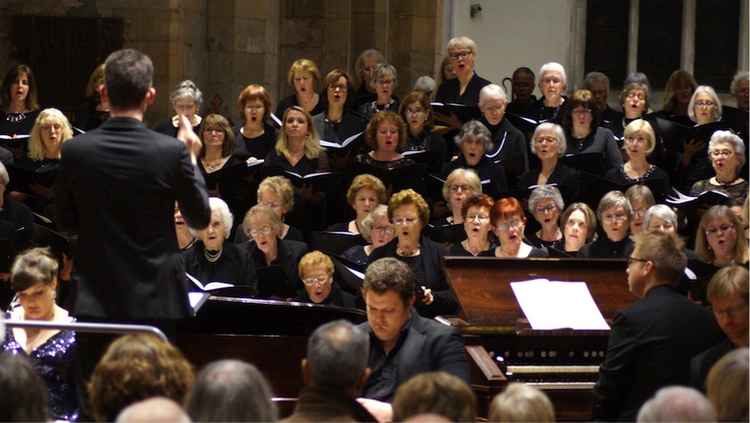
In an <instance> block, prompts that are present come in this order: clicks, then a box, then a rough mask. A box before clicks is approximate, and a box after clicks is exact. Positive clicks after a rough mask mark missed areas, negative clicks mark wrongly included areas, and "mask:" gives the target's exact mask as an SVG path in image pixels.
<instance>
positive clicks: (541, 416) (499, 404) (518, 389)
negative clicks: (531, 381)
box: [488, 383, 555, 423]
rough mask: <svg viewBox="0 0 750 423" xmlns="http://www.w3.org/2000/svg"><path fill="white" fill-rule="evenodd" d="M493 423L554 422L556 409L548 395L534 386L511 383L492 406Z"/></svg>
mask: <svg viewBox="0 0 750 423" xmlns="http://www.w3.org/2000/svg"><path fill="white" fill-rule="evenodd" d="M488 420H489V421H491V422H509V423H516V422H554V421H555V408H554V407H553V406H552V401H550V400H549V398H547V395H546V394H545V393H544V392H542V391H540V390H539V389H537V388H534V387H533V386H529V385H526V384H523V383H511V384H509V385H508V387H507V388H505V391H503V392H502V393H501V394H498V395H496V396H495V398H494V399H493V400H492V403H491V404H490V415H489V419H488Z"/></svg>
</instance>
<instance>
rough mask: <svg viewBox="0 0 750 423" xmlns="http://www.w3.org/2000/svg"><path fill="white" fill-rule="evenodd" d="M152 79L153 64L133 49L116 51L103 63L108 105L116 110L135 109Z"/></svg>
mask: <svg viewBox="0 0 750 423" xmlns="http://www.w3.org/2000/svg"><path fill="white" fill-rule="evenodd" d="M153 79H154V64H153V63H152V62H151V59H150V58H149V57H148V56H146V55H145V54H143V53H141V52H140V51H138V50H134V49H130V48H129V49H124V50H118V51H115V52H114V53H112V54H110V55H109V57H107V61H106V62H105V63H104V80H105V84H106V85H107V94H108V95H109V103H110V105H111V106H112V107H114V108H117V109H134V108H137V107H138V106H139V105H140V104H141V102H142V101H143V99H144V97H146V92H147V91H148V90H149V88H151V85H152V83H153Z"/></svg>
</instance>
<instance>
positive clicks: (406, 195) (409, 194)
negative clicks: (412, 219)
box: [388, 189, 430, 225]
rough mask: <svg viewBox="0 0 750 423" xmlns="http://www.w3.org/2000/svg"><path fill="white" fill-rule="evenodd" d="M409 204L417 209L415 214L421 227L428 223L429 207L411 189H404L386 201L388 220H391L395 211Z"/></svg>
mask: <svg viewBox="0 0 750 423" xmlns="http://www.w3.org/2000/svg"><path fill="white" fill-rule="evenodd" d="M409 204H413V205H414V206H415V207H416V208H417V214H418V215H419V220H420V221H421V223H422V225H426V224H427V223H429V222H430V206H428V205H427V202H426V201H424V198H422V196H421V195H419V194H418V193H417V192H416V191H414V190H413V189H405V190H403V191H399V192H397V193H395V194H393V195H392V196H391V199H390V201H388V218H389V219H391V220H393V213H394V212H395V211H396V209H397V208H399V207H401V206H408V205H409Z"/></svg>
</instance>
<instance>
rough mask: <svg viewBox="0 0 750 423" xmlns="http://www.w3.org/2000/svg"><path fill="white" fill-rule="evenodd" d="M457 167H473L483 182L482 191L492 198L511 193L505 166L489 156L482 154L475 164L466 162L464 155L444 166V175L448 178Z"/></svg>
mask: <svg viewBox="0 0 750 423" xmlns="http://www.w3.org/2000/svg"><path fill="white" fill-rule="evenodd" d="M456 169H471V170H473V171H475V172H476V173H477V175H478V176H479V180H480V182H481V184H482V192H483V193H485V194H487V195H489V196H490V197H492V198H496V199H497V198H500V197H504V196H507V195H508V194H509V193H510V186H509V185H508V179H507V177H506V176H505V166H504V165H502V164H500V163H495V162H494V161H492V160H490V159H489V158H488V157H487V156H482V158H480V159H479V162H478V163H477V164H476V165H475V166H470V165H469V164H468V163H466V159H465V158H464V156H463V155H459V156H458V157H457V158H456V159H455V160H453V161H450V162H448V163H446V164H445V166H443V177H444V178H447V177H448V175H450V173H451V172H453V171H454V170H456Z"/></svg>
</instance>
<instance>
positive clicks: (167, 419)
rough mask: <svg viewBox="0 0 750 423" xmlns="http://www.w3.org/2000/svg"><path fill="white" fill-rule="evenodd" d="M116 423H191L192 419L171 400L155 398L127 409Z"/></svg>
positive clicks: (121, 413)
mask: <svg viewBox="0 0 750 423" xmlns="http://www.w3.org/2000/svg"><path fill="white" fill-rule="evenodd" d="M115 423H190V417H188V415H187V414H186V413H185V411H184V410H183V409H182V407H180V404H178V403H176V402H174V401H172V400H171V399H169V398H164V397H153V398H149V399H146V400H143V401H139V402H136V403H134V404H131V405H129V406H127V407H125V408H124V409H123V410H122V411H121V412H120V414H119V415H118V416H117V420H115Z"/></svg>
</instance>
